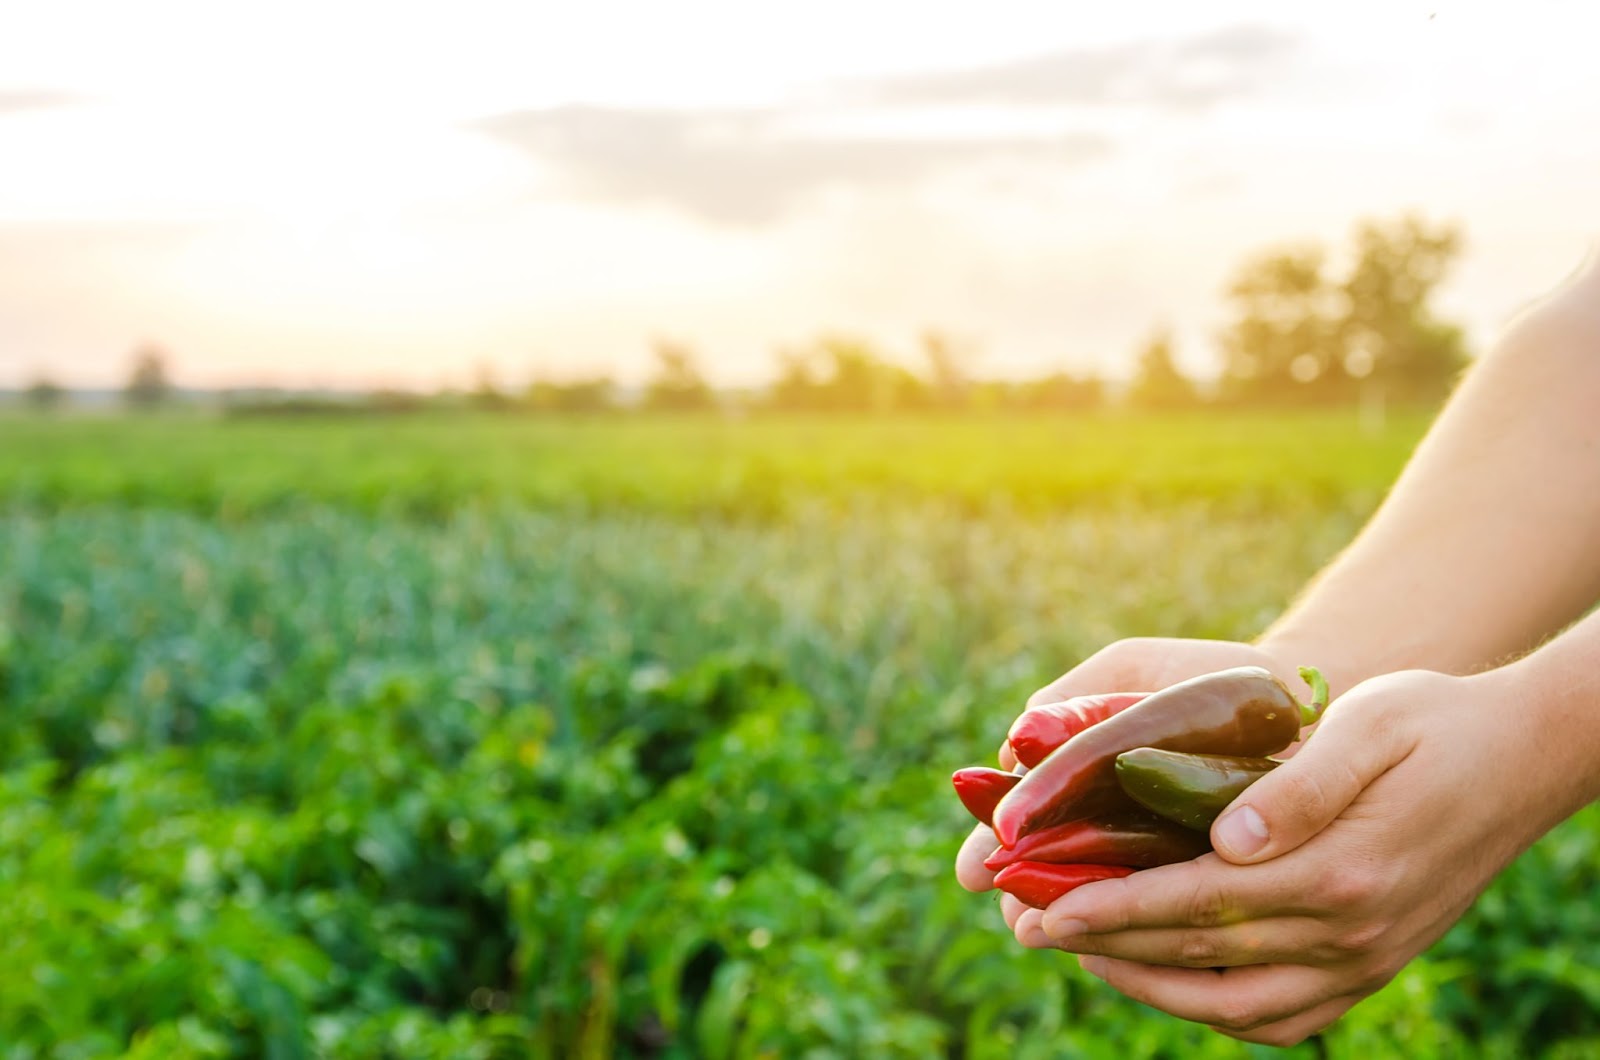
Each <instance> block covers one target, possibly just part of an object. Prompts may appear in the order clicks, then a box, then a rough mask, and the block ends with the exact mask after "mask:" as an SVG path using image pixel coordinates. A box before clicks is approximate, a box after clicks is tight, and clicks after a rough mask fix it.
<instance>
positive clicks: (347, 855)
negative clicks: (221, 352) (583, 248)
mask: <svg viewBox="0 0 1600 1060" xmlns="http://www.w3.org/2000/svg"><path fill="white" fill-rule="evenodd" d="M1420 427H1421V423H1420V421H1418V420H1405V421H1403V422H1397V423H1394V424H1391V427H1390V429H1389V430H1387V431H1385V432H1383V433H1380V434H1377V435H1374V436H1370V437H1369V436H1365V435H1362V434H1361V433H1360V432H1358V431H1357V430H1355V426H1354V423H1353V422H1349V421H1345V420H1341V419H1338V418H1336V417H1333V416H1331V415H1329V416H1322V417H1309V416H1308V417H1305V418H1296V419H1288V418H1271V417H1268V418H1231V419H1227V420H1221V419H1204V418H1184V417H1168V418H1159V419H1157V418H1150V419H1145V418H1128V419H1117V418H1096V419H1088V420H1082V421H1076V422H1072V423H1064V422H1063V423H1058V422H1054V421H1045V420H1037V421H1028V420H1021V421H1019V420H1016V419H1008V420H1000V419H996V420H992V421H991V420H980V419H969V420H958V419H928V420H922V419H913V420H905V421H895V422H881V421H880V422H870V423H869V422H859V421H847V422H837V423H828V422H825V421H822V420H751V421H727V420H720V419H699V418H696V419H687V418H681V417H680V418H675V419H670V420H668V419H649V418H641V419H629V420H625V421H623V420H609V421H608V420H597V421H581V420H572V421H567V422H562V423H553V424H552V423H543V422H536V421H525V420H514V419H505V418H495V417H484V418H465V417H463V418H458V419H427V418H422V419H409V418H408V419H403V420H395V421H383V422H380V421H371V420H360V421H349V420H346V421H323V420H311V421H306V422H299V423H292V424H289V423H283V422H273V423H265V422H239V421H226V420H205V419H188V420H184V419H160V418H152V419H145V420H89V419H28V418H19V419H13V420H4V421H0V497H3V498H4V502H5V504H6V507H7V514H6V518H5V519H4V520H3V521H0V718H3V721H0V896H3V900H0V1057H4V1058H6V1060H20V1058H23V1057H45V1056H50V1057H100V1056H118V1055H130V1056H136V1057H146V1058H156V1057H160V1058H164V1060H165V1058H182V1057H210V1056H219V1057H220V1056H264V1057H272V1058H294V1057H305V1056H329V1057H341V1058H344V1057H375V1058H376V1057H408V1058H410V1057H520V1056H526V1055H534V1056H559V1057H604V1056H610V1055H636V1056H669V1057H691V1056H693V1057H721V1056H753V1055H771V1056H793V1055H815V1056H834V1055H837V1056H873V1057H896V1056H907V1057H927V1056H939V1055H961V1056H967V1057H1007V1058H1009V1057H1030V1056H1038V1057H1045V1056H1050V1057H1054V1056H1073V1057H1089V1058H1094V1057H1116V1058H1122V1057H1128V1056H1146V1055H1162V1056H1172V1057H1208V1056H1213V1057H1231V1056H1239V1055H1245V1054H1247V1053H1248V1052H1249V1051H1248V1050H1245V1049H1244V1048H1243V1047H1240V1046H1238V1045H1237V1044H1236V1043H1233V1042H1231V1041H1229V1040H1228V1039H1224V1038H1221V1037H1219V1036H1217V1035H1215V1034H1212V1033H1211V1032H1209V1031H1207V1030H1206V1029H1204V1028H1201V1027H1195V1026H1192V1025H1188V1024H1183V1023H1180V1022H1177V1021H1174V1020H1170V1019H1167V1018H1165V1017H1162V1016H1159V1015H1156V1014H1153V1013H1151V1012H1150V1011H1149V1010H1146V1009H1142V1008H1140V1007H1139V1006H1137V1005H1135V1004H1133V1003H1131V1002H1127V1001H1125V1000H1122V999H1120V998H1119V997H1117V996H1116V995H1115V994H1114V993H1113V992H1111V991H1110V990H1108V989H1106V988H1105V987H1104V986H1102V985H1101V984H1100V983H1098V982H1096V981H1094V980H1092V979H1090V978H1088V977H1087V976H1084V975H1082V974H1080V973H1078V972H1077V970H1076V968H1075V967H1074V966H1073V965H1072V962H1071V961H1070V959H1068V958H1064V957H1063V956H1062V955H1059V954H1052V953H1036V952H1025V951H1022V950H1020V949H1019V948H1018V947H1017V946H1016V944H1015V943H1014V941H1013V940H1012V939H1011V938H1010V936H1009V934H1008V933H1006V932H1005V931H1004V929H1003V926H1002V925H1001V924H1000V921H999V916H998V913H997V911H996V910H995V908H994V906H993V903H992V902H991V901H990V900H988V899H985V898H981V897H977V896H973V895H969V894H966V893H965V892H963V891H961V890H960V889H959V888H958V887H957V886H956V884H955V883H954V881H953V879H952V878H951V872H950V860H951V857H952V855H953V853H954V850H955V848H956V846H957V844H958V843H959V840H960V837H961V835H962V833H963V832H964V830H965V828H966V812H965V811H964V810H963V809H962V807H961V806H960V805H959V803H958V802H957V801H956V799H955V798H954V796H953V794H952V793H951V791H950V789H949V784H948V776H949V773H950V771H951V770H952V769H953V768H955V767H957V766H959V765H962V764H966V763H969V762H975V761H984V760H987V759H988V758H989V757H990V756H991V755H992V753H993V748H994V746H995V744H996V743H997V741H998V739H999V734H1000V733H1001V732H1002V730H1003V728H1004V727H1005V725H1006V724H1007V723H1008V722H1009V720H1010V718H1011V716H1012V714H1013V712H1014V711H1015V710H1016V709H1017V707H1018V705H1019V704H1020V702H1021V701H1022V699H1023V697H1024V696H1025V695H1026V694H1027V693H1028V692H1029V691H1031V690H1032V688H1033V687H1035V686H1036V685H1038V684H1039V683H1041V682H1042V681H1044V680H1045V679H1047V678H1049V677H1052V676H1054V675H1055V674H1056V673H1058V672H1059V671H1061V670H1062V669H1064V668H1065V667H1067V666H1069V665H1070V664H1071V663H1073V662H1074V661H1075V660H1077V659H1079V658H1081V657H1082V656H1084V655H1085V654H1086V653H1088V652H1090V651H1092V650H1093V649H1094V648H1096V647H1098V646H1099V645H1101V644H1103V643H1105V642H1106V641H1108V640H1111V639H1113V638H1115V637H1118V636H1122V635H1127V634H1135V633H1154V632H1161V633H1170V634H1177V635H1193V636H1218V637H1237V636H1246V635H1249V634H1250V633H1252V632H1253V631H1255V630H1256V629H1257V628H1259V627H1260V626H1261V625H1262V624H1263V623H1264V622H1265V621H1267V620H1269V619H1270V617H1271V616H1272V615H1273V614H1274V613H1275V612H1276V611H1277V610H1278V609H1279V608H1280V607H1281V606H1282V605H1283V604H1284V602H1285V601H1286V599H1287V597H1288V596H1289V594H1291V593H1292V592H1293V591H1294V590H1295V588H1296V587H1297V586H1298V585H1299V584H1300V582H1301V581H1302V580H1303V579H1304V578H1305V577H1306V576H1307V575H1308V574H1309V573H1310V572H1312V571H1313V570H1315V569H1316V567H1317V566H1318V565H1319V564H1320V563H1322V562H1323V561H1325V560H1326V559H1327V557H1329V556H1330V555H1331V554H1332V553H1333V552H1335V551H1336V550H1337V549H1338V548H1339V547H1340V546H1341V545H1342V544H1343V543H1344V542H1345V541H1346V540H1348V538H1349V536H1350V534H1351V533H1352V532H1353V531H1354V529H1355V528H1356V527H1357V526H1358V525H1359V523H1360V520H1361V518H1362V517H1363V516H1364V514H1365V513H1366V511H1367V510H1369V509H1370V507H1371V505H1372V504H1373V503H1375V501H1376V499H1377V497H1378V496H1379V494H1380V492H1381V490H1382V488H1383V487H1384V485H1385V484H1386V482H1387V481H1388V480H1389V479H1390V478H1391V477H1392V475H1393V474H1394V472H1395V470H1396V469H1397V468H1398V466H1399V464H1400V462H1401V461H1402V460H1403V458H1404V455H1405V453H1406V451H1407V450H1408V448H1409V447H1410V445H1411V444H1412V443H1413V442H1414V440H1415V438H1416V436H1417V434H1418V432H1419V430H1420ZM1307 661H1308V662H1315V660H1307ZM1597 920H1600V817H1597V816H1596V815H1595V814H1594V812H1593V811H1590V812H1587V813H1585V814H1584V815H1582V816H1581V817H1580V818H1579V819H1578V820H1576V821H1573V822H1571V823H1569V824H1568V825H1565V826H1563V827H1562V828H1561V829H1560V830H1558V832H1556V833H1555V834H1553V835H1552V836H1550V837H1549V838H1548V839H1546V840H1545V841H1544V842H1542V843H1541V844H1539V846H1538V847H1536V848H1535V850H1534V851H1533V852H1531V853H1530V854H1529V855H1528V856H1526V857H1525V858H1523V859H1522V860H1521V861H1520V862H1518V863H1517V864H1516V865H1515V866H1514V867H1513V868H1512V869H1511V870H1510V871H1509V872H1508V873H1507V874H1506V875H1505V876H1504V877H1503V878H1502V879H1501V880H1500V881H1499V882H1498V883H1497V884H1496V886H1495V888H1494V889H1493V890H1492V891H1491V892H1490V894H1489V895H1488V897H1487V898H1486V899H1485V901H1484V902H1482V903H1481V904H1480V906H1479V907H1478V908H1477V909H1476V910H1475V911H1474V912H1473V913H1472V914H1471V915H1470V916H1469V917H1468V919H1467V920H1466V921H1464V922H1463V923H1462V925H1461V926H1459V927H1458V928H1457V929H1456V930H1455V931H1454V932H1452V933H1451V934H1450V935H1449V936H1448V937H1447V938H1446V939H1445V940H1444V941H1443V942H1442V943H1441V944H1440V945H1439V946H1437V947H1436V948H1435V949H1434V950H1433V951H1432V952H1431V953H1430V954H1429V955H1428V957H1427V958H1426V959H1425V960H1423V961H1420V962H1418V963H1417V964H1415V965H1414V966H1413V967H1412V968H1411V969H1409V970H1408V971H1407V972H1406V973H1405V974H1404V975H1403V976H1402V977H1401V978H1400V979H1399V980H1398V981H1397V982H1396V983H1395V984H1393V985H1392V986H1391V987H1390V988H1389V989H1388V990H1386V991H1384V992H1383V993H1382V994H1380V995H1378V996H1377V997H1376V998H1374V999H1372V1000H1371V1001H1369V1002H1367V1003H1365V1004H1364V1005H1362V1006H1360V1007H1359V1008H1358V1009H1356V1010H1355V1012H1354V1013H1353V1014H1352V1015H1351V1016H1350V1017H1349V1018H1348V1019H1347V1020H1346V1021H1345V1022H1344V1023H1343V1024H1341V1025H1340V1026H1339V1027H1338V1028H1337V1029H1336V1030H1335V1031H1334V1032H1333V1033H1331V1034H1330V1035H1329V1036H1328V1041H1327V1046H1326V1047H1327V1049H1328V1052H1329V1053H1330V1054H1331V1055H1334V1056H1340V1057H1362V1058H1366V1057H1384V1056H1429V1055H1463V1056H1464V1055H1472V1056H1495V1055H1501V1056H1518V1057H1520V1056H1528V1055H1534V1054H1538V1053H1540V1052H1549V1053H1550V1054H1551V1055H1566V1056H1580V1055H1592V1054H1593V1052H1594V1051H1595V1050H1596V1049H1597V1048H1600V977H1597V976H1596V973H1595V971H1594V969H1596V968H1600V923H1597ZM1259 1055H1266V1052H1265V1051H1259ZM1294 1055H1303V1056H1313V1055H1317V1054H1316V1052H1315V1050H1314V1049H1313V1048H1312V1047H1310V1046H1307V1047H1305V1048H1302V1049H1301V1050H1299V1051H1298V1053H1297V1054H1294Z"/></svg>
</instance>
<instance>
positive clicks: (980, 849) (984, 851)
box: [956, 824, 1000, 891]
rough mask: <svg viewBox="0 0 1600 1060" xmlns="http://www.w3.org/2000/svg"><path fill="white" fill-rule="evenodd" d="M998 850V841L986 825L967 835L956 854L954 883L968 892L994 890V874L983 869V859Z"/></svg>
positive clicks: (981, 825) (979, 826)
mask: <svg viewBox="0 0 1600 1060" xmlns="http://www.w3.org/2000/svg"><path fill="white" fill-rule="evenodd" d="M999 849H1000V841H999V840H998V839H996V838H995V837H994V832H993V831H992V830H991V829H990V828H989V826H988V825H986V824H980V825H978V826H977V827H976V828H974V829H973V830H972V831H971V832H969V833H968V834H967V838H966V839H965V840H964V841H963V842H962V844H961V849H960V850H959V851H957V853H956V882H957V883H959V884H961V886H963V887H965V888H966V889H967V890H969V891H989V890H993V889H994V873H993V872H991V871H989V870H988V869H986V868H984V867H983V862H984V859H986V858H987V857H988V856H989V855H990V854H993V853H994V852H995V851H996V850H999Z"/></svg>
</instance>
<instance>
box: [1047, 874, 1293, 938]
mask: <svg viewBox="0 0 1600 1060" xmlns="http://www.w3.org/2000/svg"><path fill="white" fill-rule="evenodd" d="M1308 871H1309V870H1307V869H1306V868H1304V867H1301V866H1298V865H1295V864H1292V863H1291V864H1289V865H1277V864H1269V865H1251V866H1247V867H1246V866H1239V865H1230V864H1228V863H1227V862H1226V861H1223V860H1222V859H1221V858H1219V857H1216V856H1214V855H1212V854H1206V855H1203V856H1201V857H1198V858H1196V859H1195V860H1193V861H1184V862H1179V863H1178V864H1176V865H1162V866H1161V867H1160V868H1154V869H1145V870H1144V871H1142V872H1135V873H1134V874H1133V875H1131V876H1124V877H1122V878H1120V879H1115V880H1101V881H1098V882H1095V883H1090V884H1085V885H1084V886H1082V887H1079V888H1077V889H1076V890H1073V891H1071V892H1069V893H1067V894H1065V895H1063V896H1062V897H1060V898H1057V899H1056V900H1055V901H1054V902H1053V903H1051V905H1050V908H1049V909H1048V910H1046V911H1045V918H1044V927H1045V930H1046V931H1047V932H1048V933H1049V934H1050V935H1051V936H1052V937H1056V938H1066V937H1068V936H1072V935H1081V934H1086V933H1087V934H1109V933H1112V932H1120V931H1132V930H1140V929H1149V928H1189V927H1197V928H1209V927H1219V926H1221V925H1224V924H1239V923H1243V922H1245V921H1248V920H1256V919H1265V918H1269V917H1276V916H1309V915H1313V914H1315V912H1316V909H1315V907H1314V905H1313V903H1314V902H1315V901H1316V889H1315V887H1314V886H1312V884H1313V883H1314V882H1315V881H1314V880H1312V879H1307V878H1305V877H1306V876H1307V873H1308ZM1072 921H1079V922H1080V923H1078V924H1073V923H1072Z"/></svg>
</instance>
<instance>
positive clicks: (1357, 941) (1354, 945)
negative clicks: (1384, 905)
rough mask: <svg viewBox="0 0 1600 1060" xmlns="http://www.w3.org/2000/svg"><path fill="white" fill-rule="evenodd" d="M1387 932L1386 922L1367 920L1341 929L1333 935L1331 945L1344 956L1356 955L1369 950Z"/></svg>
mask: <svg viewBox="0 0 1600 1060" xmlns="http://www.w3.org/2000/svg"><path fill="white" fill-rule="evenodd" d="M1388 933H1389V925H1388V924H1386V923H1384V922H1383V921H1381V920H1368V921H1364V922H1363V923H1360V924H1357V925H1355V926H1354V927H1349V928H1346V929H1345V930H1344V931H1341V932H1340V933H1339V934H1338V935H1336V936H1335V937H1334V940H1333V946H1334V949H1336V950H1337V951H1338V952H1339V953H1340V954H1341V955H1342V956H1344V957H1357V956H1361V955H1362V954H1365V953H1368V952H1370V951H1371V950H1372V948H1373V947H1374V946H1375V945H1376V944H1377V943H1378V942H1379V941H1380V940H1381V939H1382V938H1383V937H1384V936H1385V935H1387V934H1388Z"/></svg>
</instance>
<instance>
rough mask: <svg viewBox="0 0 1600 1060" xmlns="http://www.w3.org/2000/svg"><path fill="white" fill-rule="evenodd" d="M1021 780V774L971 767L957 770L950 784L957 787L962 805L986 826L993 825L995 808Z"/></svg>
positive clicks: (985, 767)
mask: <svg viewBox="0 0 1600 1060" xmlns="http://www.w3.org/2000/svg"><path fill="white" fill-rule="evenodd" d="M1021 779H1022V775H1021V774H1020V773H1007V772H1006V771H1005V770H1003V769H990V768H989V767H988V766H969V767H967V768H966V769H958V770H956V771H955V773H954V774H953V775H951V777H950V783H952V784H954V785H955V787H956V794H957V795H959V796H960V797H961V805H963V806H965V807H966V808H967V810H968V812H970V813H971V814H972V816H974V817H976V818H977V819H978V820H980V821H982V822H983V823H984V824H991V823H993V821H994V808H995V807H996V806H997V805H999V803H1000V800H1001V799H1002V798H1004V797H1005V793H1006V792H1008V791H1010V790H1011V789H1012V788H1014V787H1016V786H1017V781H1019V780H1021Z"/></svg>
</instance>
